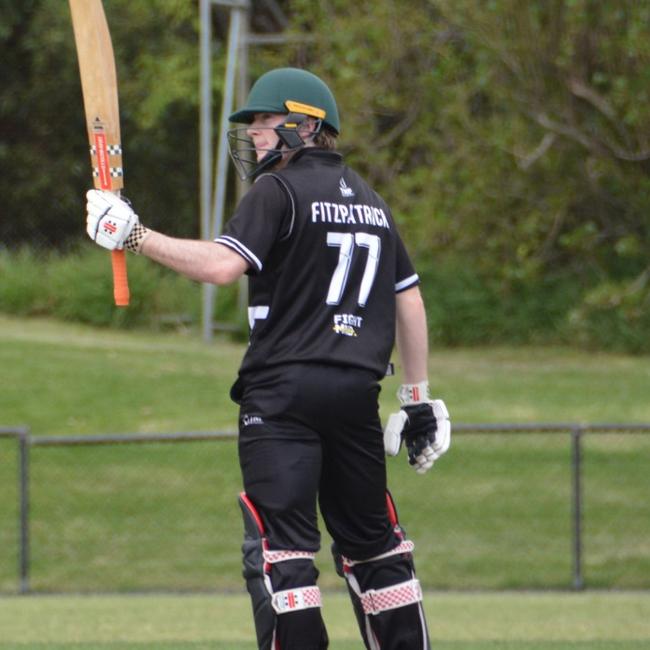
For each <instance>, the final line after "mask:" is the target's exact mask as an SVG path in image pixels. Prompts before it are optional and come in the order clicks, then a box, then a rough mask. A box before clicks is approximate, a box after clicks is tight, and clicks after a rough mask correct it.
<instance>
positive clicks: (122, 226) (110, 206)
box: [86, 190, 139, 250]
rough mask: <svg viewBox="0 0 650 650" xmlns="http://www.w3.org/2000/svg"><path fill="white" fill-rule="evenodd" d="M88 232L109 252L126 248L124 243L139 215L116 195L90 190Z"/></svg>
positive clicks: (87, 207)
mask: <svg viewBox="0 0 650 650" xmlns="http://www.w3.org/2000/svg"><path fill="white" fill-rule="evenodd" d="M86 199H87V203H86V211H87V217H86V232H87V233H88V236H89V237H90V238H91V239H92V240H93V241H94V242H96V243H97V244H99V245H100V246H103V247H104V248H107V249H108V250H114V249H118V250H119V249H122V248H124V241H125V240H126V238H127V237H128V236H129V234H130V233H131V230H133V227H134V226H135V225H136V224H137V223H138V221H139V220H138V215H137V214H135V212H133V209H132V208H131V206H130V205H129V204H128V203H127V202H126V201H123V200H122V199H120V197H119V196H117V195H116V194H112V193H110V192H102V191H100V190H90V191H89V192H87V194H86Z"/></svg>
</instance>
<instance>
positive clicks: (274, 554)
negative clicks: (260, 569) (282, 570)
mask: <svg viewBox="0 0 650 650" xmlns="http://www.w3.org/2000/svg"><path fill="white" fill-rule="evenodd" d="M315 557H316V553H311V552H310V551H270V550H268V549H267V548H265V549H264V561H265V562H266V563H267V564H277V563H278V562H286V561H287V560H314V558H315Z"/></svg>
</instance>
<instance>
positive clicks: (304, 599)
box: [271, 585, 321, 614]
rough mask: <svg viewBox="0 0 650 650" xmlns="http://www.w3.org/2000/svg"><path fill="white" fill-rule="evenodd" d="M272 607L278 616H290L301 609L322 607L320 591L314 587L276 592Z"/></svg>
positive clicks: (273, 596)
mask: <svg viewBox="0 0 650 650" xmlns="http://www.w3.org/2000/svg"><path fill="white" fill-rule="evenodd" d="M271 605H272V606H273V610H274V611H275V613H276V614H288V613H289V612H298V611H300V610H301V609H310V608H311V607H320V606H321V596H320V589H319V588H318V587H317V586H316V585H313V586H310V587H296V588H294V589H285V590H284V591H276V592H275V593H274V594H273V595H272V599H271Z"/></svg>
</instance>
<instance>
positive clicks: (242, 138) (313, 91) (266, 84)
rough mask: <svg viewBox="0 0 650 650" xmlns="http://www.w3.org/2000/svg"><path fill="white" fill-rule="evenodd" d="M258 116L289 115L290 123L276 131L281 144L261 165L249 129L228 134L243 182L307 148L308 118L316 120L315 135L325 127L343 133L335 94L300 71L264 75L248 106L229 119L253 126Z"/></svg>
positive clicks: (317, 80)
mask: <svg viewBox="0 0 650 650" xmlns="http://www.w3.org/2000/svg"><path fill="white" fill-rule="evenodd" d="M257 113H279V114H286V115H287V119H286V120H285V121H284V122H283V123H282V124H280V125H279V126H277V127H275V128H274V131H275V133H276V135H277V136H278V141H277V144H276V145H275V148H272V149H268V150H267V151H266V155H265V156H264V157H263V158H262V159H261V160H260V161H259V162H258V160H257V152H256V149H255V147H254V146H253V143H252V142H251V140H250V138H249V137H248V136H247V134H246V129H247V128H248V127H237V128H233V129H230V130H229V131H228V147H229V149H230V156H231V157H232V159H233V162H234V163H235V167H236V168H237V171H238V173H239V175H240V177H241V178H242V180H243V179H246V178H251V177H255V176H257V175H258V174H260V173H261V172H262V171H264V170H265V169H268V168H270V167H272V166H273V165H275V164H276V162H277V161H278V160H280V158H281V157H282V154H283V153H285V152H287V151H295V150H297V149H300V148H301V147H303V146H304V145H305V142H304V140H303V139H302V137H301V135H300V133H299V131H298V129H299V127H300V125H301V124H302V123H303V122H304V121H305V120H306V119H307V118H308V117H312V118H314V119H315V120H316V130H315V132H314V135H315V134H316V133H318V131H319V130H320V129H321V128H323V127H325V128H327V129H329V130H331V131H332V132H334V133H335V134H336V135H338V133H339V129H340V123H339V113H338V109H337V106H336V100H335V99H334V95H333V94H332V91H331V90H330V89H329V88H328V86H327V84H326V83H325V82H324V81H323V80H322V79H320V78H319V77H317V76H316V75H315V74H312V73H311V72H307V70H301V69H300V68H276V69H275V70H270V71H269V72H267V73H265V74H263V75H262V76H261V77H260V78H259V79H258V80H257V81H256V82H255V83H254V84H253V87H252V88H251V90H250V93H249V95H248V99H247V100H246V105H245V106H244V107H243V108H240V109H239V110H238V111H235V112H234V113H233V114H232V115H231V116H230V118H229V119H230V121H231V122H235V123H243V124H251V123H252V122H253V120H254V119H255V115H256V114H257Z"/></svg>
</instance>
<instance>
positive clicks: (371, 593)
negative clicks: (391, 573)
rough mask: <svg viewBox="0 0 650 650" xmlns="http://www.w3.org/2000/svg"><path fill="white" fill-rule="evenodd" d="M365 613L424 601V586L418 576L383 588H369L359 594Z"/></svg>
mask: <svg viewBox="0 0 650 650" xmlns="http://www.w3.org/2000/svg"><path fill="white" fill-rule="evenodd" d="M359 598H360V600H361V606H362V607H363V613H364V614H366V615H369V614H380V613H381V612H385V611H387V610H389V609H397V608H398V607H405V606H406V605H414V604H415V603H419V602H421V601H422V588H421V587H420V581H419V580H417V579H416V578H413V579H412V580H408V581H406V582H400V583H399V584H397V585H391V586H390V587H384V588H383V589H369V590H368V591H366V592H364V593H362V594H359Z"/></svg>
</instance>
